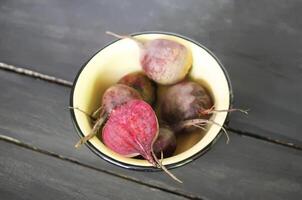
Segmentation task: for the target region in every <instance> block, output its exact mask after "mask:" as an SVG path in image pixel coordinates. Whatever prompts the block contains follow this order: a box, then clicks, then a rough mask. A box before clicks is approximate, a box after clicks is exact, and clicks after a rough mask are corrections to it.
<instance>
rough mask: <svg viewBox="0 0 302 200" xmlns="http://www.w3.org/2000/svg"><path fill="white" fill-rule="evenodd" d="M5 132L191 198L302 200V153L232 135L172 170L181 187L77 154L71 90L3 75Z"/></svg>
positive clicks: (0, 108) (1, 122)
mask: <svg viewBox="0 0 302 200" xmlns="http://www.w3.org/2000/svg"><path fill="white" fill-rule="evenodd" d="M0 90H1V91H2V92H1V93H0V100H1V105H0V134H2V135H7V136H10V137H13V138H16V139H18V140H20V141H22V142H25V143H28V144H31V145H33V146H36V147H38V148H41V149H44V150H47V151H50V152H53V153H55V154H58V155H61V156H65V157H68V158H71V159H75V160H78V161H79V162H82V163H85V164H86V165H89V166H93V167H96V168H100V169H103V170H107V171H110V172H113V173H117V174H119V175H121V176H124V177H128V178H129V179H135V180H137V181H139V182H142V183H146V184H150V185H154V186H155V187H160V188H164V189H166V190H170V191H173V192H178V193H182V194H185V195H187V196H190V197H196V198H205V199H243V198H244V199H256V198H257V199H299V198H300V196H301V195H302V177H301V174H302V165H301V163H302V153H301V151H298V150H295V149H291V148H287V147H282V146H279V145H275V144H272V143H267V142H264V141H261V140H257V139H253V138H248V137H240V136H239V135H237V134H232V133H230V134H231V143H230V144H229V145H226V144H225V138H220V139H219V140H218V142H217V144H215V146H214V147H213V149H211V150H210V151H209V152H207V153H206V154H205V155H204V156H202V157H201V158H199V159H197V160H196V161H194V162H192V163H190V164H187V165H186V166H183V167H180V168H177V169H174V170H172V172H173V173H174V174H175V175H176V176H177V177H179V178H181V179H182V180H183V181H184V184H182V185H180V184H177V183H175V182H173V181H172V180H170V178H169V177H167V176H166V175H164V174H163V173H161V172H156V173H147V172H136V171H130V170H126V169H122V168H119V167H116V166H113V165H111V164H108V163H107V162H105V161H103V160H101V159H100V158H98V157H97V156H95V155H94V154H93V153H92V152H90V151H89V150H88V149H87V148H86V147H83V148H81V149H80V150H76V149H74V148H73V145H74V144H75V142H76V141H77V140H78V136H77V135H76V133H75V130H74V128H73V127H72V124H71V121H70V116H69V111H68V110H67V109H66V108H67V106H68V98H69V92H70V91H69V89H68V88H65V87H61V86H57V85H54V84H49V83H47V82H44V81H40V80H34V79H32V78H28V77H24V76H20V75H16V74H14V73H9V72H4V71H0Z"/></svg>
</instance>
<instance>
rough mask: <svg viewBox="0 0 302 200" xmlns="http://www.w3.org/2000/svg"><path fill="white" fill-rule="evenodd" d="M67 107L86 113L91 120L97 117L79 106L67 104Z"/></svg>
mask: <svg viewBox="0 0 302 200" xmlns="http://www.w3.org/2000/svg"><path fill="white" fill-rule="evenodd" d="M68 108H69V109H72V110H77V111H80V112H81V113H83V114H85V115H87V116H88V117H89V118H90V119H92V120H93V121H95V120H96V119H97V117H94V116H93V114H92V115H91V114H89V113H88V112H86V111H84V110H82V109H81V108H79V107H72V106H69V107H68Z"/></svg>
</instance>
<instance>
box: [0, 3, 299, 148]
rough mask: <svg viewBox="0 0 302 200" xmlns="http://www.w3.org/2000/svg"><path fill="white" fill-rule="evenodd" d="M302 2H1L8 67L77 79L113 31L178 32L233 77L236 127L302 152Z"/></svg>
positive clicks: (0, 50) (1, 51) (1, 43)
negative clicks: (244, 112)
mask: <svg viewBox="0 0 302 200" xmlns="http://www.w3.org/2000/svg"><path fill="white" fill-rule="evenodd" d="M301 9H302V2H301V1H300V0H291V1H287V0H277V1H276V0H264V1H259V0H258V1H248V0H243V1H235V0H215V1H212V0H206V1H194V0H189V1H181V0H177V1H174V0H166V1H161V0H156V1H141V0H135V1H123V0H118V1H105V0H92V1H89V3H88V2H87V3H84V2H83V1H80V0H63V1H61V0H52V1H46V0H39V1H37V0H18V1H16V0H9V1H1V2H0V27H1V31H0V61H1V62H7V63H9V64H14V65H20V66H24V67H28V68H31V69H34V70H37V71H39V72H43V73H46V74H50V75H54V76H57V77H61V78H64V79H67V80H69V81H72V80H73V79H74V77H75V75H76V73H77V71H78V70H79V69H80V67H81V65H82V64H83V63H85V62H86V60H87V59H88V58H89V57H90V56H91V55H93V54H94V53H95V52H96V51H97V50H98V49H100V48H101V47H103V46H104V45H105V44H106V43H108V42H110V41H111V40H113V38H112V37H109V36H106V35H105V34H104V32H105V31H106V30H111V31H115V32H118V33H131V32H138V31H145V30H162V31H170V32H176V33H179V34H183V35H186V36H188V37H191V38H193V39H195V40H197V41H199V42H200V43H202V44H204V45H205V46H207V47H208V48H209V49H211V50H212V51H213V52H214V53H215V54H216V55H217V56H218V58H220V59H221V61H222V63H223V64H224V65H225V67H226V68H227V70H228V71H229V73H230V77H231V80H232V83H233V86H234V94H235V107H240V108H250V109H251V111H250V114H249V117H248V118H246V117H244V116H242V115H239V114H233V115H232V116H231V123H230V126H231V127H232V128H233V129H237V130H240V131H243V132H251V133H253V134H258V135H261V136H264V137H267V138H272V139H274V140H280V141H282V142H285V143H294V144H296V145H299V146H300V147H302V135H301V134H300V130H301V129H302V125H301V123H300V119H301V118H302V106H301V103H300V102H302V93H301V91H302V82H301V81H302V79H301V77H302V74H301V73H302V71H301V66H302V51H301V50H300V49H301V48H302V40H301V34H302V24H301V20H300V10H301Z"/></svg>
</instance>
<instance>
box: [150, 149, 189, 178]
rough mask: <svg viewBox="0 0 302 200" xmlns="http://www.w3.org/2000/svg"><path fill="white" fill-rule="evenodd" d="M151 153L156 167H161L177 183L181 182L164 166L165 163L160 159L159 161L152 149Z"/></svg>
mask: <svg viewBox="0 0 302 200" xmlns="http://www.w3.org/2000/svg"><path fill="white" fill-rule="evenodd" d="M151 154H152V158H153V160H154V161H155V162H156V165H155V167H158V168H160V169H162V170H163V171H164V172H165V173H166V174H167V175H168V176H170V177H171V178H172V179H173V180H175V181H177V182H179V183H183V182H182V181H181V180H180V179H178V178H177V177H176V176H175V175H174V174H172V173H171V172H170V171H169V170H168V169H167V168H166V167H165V165H163V164H162V159H161V161H159V160H158V159H157V157H156V155H155V153H154V151H153V150H152V151H151Z"/></svg>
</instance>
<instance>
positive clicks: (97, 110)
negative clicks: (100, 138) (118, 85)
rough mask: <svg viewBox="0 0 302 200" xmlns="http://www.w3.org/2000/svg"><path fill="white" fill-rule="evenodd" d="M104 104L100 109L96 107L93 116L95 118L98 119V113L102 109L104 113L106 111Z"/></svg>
mask: <svg viewBox="0 0 302 200" xmlns="http://www.w3.org/2000/svg"><path fill="white" fill-rule="evenodd" d="M103 108H104V106H103V105H102V106H100V107H99V108H98V109H96V111H94V112H93V113H92V115H91V116H92V117H93V118H95V119H97V116H98V114H99V113H100V111H102V113H103V112H104V109H103Z"/></svg>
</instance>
